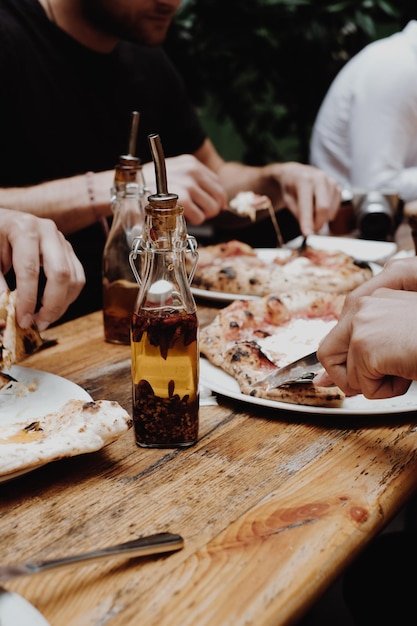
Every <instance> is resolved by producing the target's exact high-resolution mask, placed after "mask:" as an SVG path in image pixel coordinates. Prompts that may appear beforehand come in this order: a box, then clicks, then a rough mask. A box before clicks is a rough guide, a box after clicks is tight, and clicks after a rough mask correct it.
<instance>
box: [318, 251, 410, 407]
mask: <svg viewBox="0 0 417 626" xmlns="http://www.w3.org/2000/svg"><path fill="white" fill-rule="evenodd" d="M414 266H415V263H414ZM382 273H384V272H382ZM382 273H381V274H380V275H379V276H381V275H382ZM376 278H378V277H376ZM388 278H389V279H390V280H391V279H392V278H393V274H392V270H390V271H389V273H388ZM372 282H375V279H372V280H371V281H369V283H372ZM377 282H378V281H377ZM368 287H369V284H368ZM361 291H366V289H365V285H363V286H361V287H359V288H358V289H357V290H355V292H353V294H352V295H351V296H349V297H348V299H347V300H346V304H345V307H344V311H343V313H342V315H341V317H340V319H339V322H338V323H337V324H336V326H335V327H334V328H333V329H332V330H331V331H330V332H329V334H328V335H327V336H326V337H325V339H324V340H323V341H322V342H321V344H320V347H319V349H318V351H317V354H318V357H319V360H320V362H321V363H322V364H323V366H324V367H325V369H326V372H324V373H320V374H318V375H317V376H316V378H315V379H314V383H315V384H317V385H319V386H320V385H321V386H323V385H326V384H329V383H330V382H333V383H336V384H337V385H338V386H339V387H340V388H341V389H342V390H343V391H344V392H345V393H346V395H347V396H352V395H356V394H358V393H362V394H363V395H364V396H365V397H367V398H372V399H376V398H391V397H394V396H399V395H402V394H404V393H406V391H407V390H408V388H409V386H410V383H411V381H412V380H417V357H416V355H417V335H416V334H415V333H413V328H414V325H415V310H416V307H417V292H414V291H403V290H400V289H387V288H378V289H376V290H375V291H373V292H372V293H371V294H370V295H359V294H358V292H361Z"/></svg>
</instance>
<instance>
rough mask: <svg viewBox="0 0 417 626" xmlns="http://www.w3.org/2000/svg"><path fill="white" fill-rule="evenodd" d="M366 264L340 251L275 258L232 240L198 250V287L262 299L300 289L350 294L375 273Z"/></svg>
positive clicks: (285, 252) (282, 252)
mask: <svg viewBox="0 0 417 626" xmlns="http://www.w3.org/2000/svg"><path fill="white" fill-rule="evenodd" d="M372 274H373V272H372V269H371V267H370V266H369V265H368V264H367V263H363V262H358V261H356V260H355V259H354V258H353V257H351V256H350V255H348V254H346V253H344V252H340V251H328V250H318V249H316V248H313V247H312V246H309V245H306V246H304V247H303V249H302V251H297V250H290V249H288V248H279V249H277V250H276V254H275V255H274V257H273V258H272V259H271V260H269V261H268V260H265V258H261V257H260V256H259V255H258V254H257V253H256V251H255V250H254V249H253V248H251V247H250V246H249V245H248V244H242V243H241V242H239V241H236V240H233V241H231V242H228V243H224V244H215V245H212V246H207V247H202V248H200V249H199V262H198V264H197V269H196V271H195V274H194V276H193V286H194V287H197V288H199V289H203V290H206V291H217V292H220V293H227V294H236V295H239V296H242V295H243V296H255V297H262V296H265V295H267V294H269V293H280V292H289V291H296V290H304V291H305V290H311V289H314V290H317V291H328V292H329V293H348V292H350V291H352V290H353V289H354V288H355V287H357V286H359V285H361V284H362V283H363V282H365V281H366V280H368V279H369V278H371V277H372Z"/></svg>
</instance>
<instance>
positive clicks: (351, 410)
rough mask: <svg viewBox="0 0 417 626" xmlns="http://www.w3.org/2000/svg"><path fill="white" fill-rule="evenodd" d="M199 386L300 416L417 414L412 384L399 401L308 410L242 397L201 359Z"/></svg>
mask: <svg viewBox="0 0 417 626" xmlns="http://www.w3.org/2000/svg"><path fill="white" fill-rule="evenodd" d="M200 382H201V384H202V385H204V386H205V387H208V388H209V389H211V390H212V391H213V392H214V393H218V394H220V395H222V396H225V397H227V398H232V399H234V400H239V401H241V402H246V403H248V404H255V405H259V406H265V407H270V408H272V409H280V410H283V411H295V412H297V413H315V414H316V415H317V414H319V415H326V414H327V415H364V414H366V415H387V414H396V413H409V412H413V411H417V382H413V383H412V384H411V386H410V388H409V390H408V392H407V393H406V394H404V395H403V396H397V397H396V398H388V399H383V400H368V398H365V397H364V396H363V395H358V396H354V397H352V398H345V399H344V400H343V402H342V405H341V406H339V407H322V406H308V405H305V404H292V403H289V402H280V401H279V400H268V399H266V398H258V397H253V396H250V395H247V394H244V393H241V391H240V389H239V384H238V382H237V381H236V380H235V379H234V378H233V377H232V376H230V375H229V374H227V373H226V372H224V371H223V370H222V369H221V368H219V367H216V366H214V365H212V364H211V363H210V362H209V361H208V360H207V359H205V358H201V359H200Z"/></svg>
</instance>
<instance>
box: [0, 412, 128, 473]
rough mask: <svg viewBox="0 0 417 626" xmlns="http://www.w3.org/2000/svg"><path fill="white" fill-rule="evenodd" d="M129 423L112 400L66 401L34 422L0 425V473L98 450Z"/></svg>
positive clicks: (115, 437) (21, 469)
mask: <svg viewBox="0 0 417 626" xmlns="http://www.w3.org/2000/svg"><path fill="white" fill-rule="evenodd" d="M132 423H133V422H132V419H131V417H130V415H129V414H128V413H127V411H126V410H125V409H123V408H122V407H121V406H120V405H119V404H118V403H117V402H115V401H111V400H97V401H86V400H69V401H68V402H67V403H66V404H65V405H64V406H62V407H61V408H60V409H59V410H57V411H55V412H52V413H48V414H47V415H45V416H43V417H37V418H36V420H35V421H33V422H30V421H28V422H27V423H15V424H3V425H0V476H3V477H4V476H7V474H13V473H15V472H17V471H19V472H20V471H22V472H23V471H26V470H30V469H35V468H36V467H39V466H41V465H45V464H46V463H49V462H51V461H57V460H59V459H63V458H65V457H71V456H76V455H79V454H84V453H86V452H94V451H96V450H100V449H101V448H103V447H104V446H106V445H108V444H109V443H111V442H112V441H115V440H116V439H117V438H118V437H119V436H120V435H122V434H123V433H125V432H126V431H128V430H129V429H130V428H131V426H132Z"/></svg>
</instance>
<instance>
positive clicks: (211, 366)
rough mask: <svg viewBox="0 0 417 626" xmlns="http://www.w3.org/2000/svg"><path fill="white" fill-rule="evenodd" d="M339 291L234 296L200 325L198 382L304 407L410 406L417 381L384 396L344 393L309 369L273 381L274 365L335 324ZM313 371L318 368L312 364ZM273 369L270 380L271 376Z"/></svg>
mask: <svg viewBox="0 0 417 626" xmlns="http://www.w3.org/2000/svg"><path fill="white" fill-rule="evenodd" d="M345 298H346V295H345V294H334V293H328V292H319V291H314V290H312V291H305V292H288V293H280V294H278V295H274V294H271V295H269V296H265V297H263V298H259V299H257V300H246V301H244V300H234V301H233V302H232V303H230V304H228V305H227V306H226V307H224V308H222V309H220V310H219V311H218V313H217V315H216V317H215V318H214V319H213V320H212V321H211V322H210V323H209V324H207V325H206V326H204V327H202V328H201V329H200V336H199V343H200V354H201V356H202V357H205V358H202V359H201V383H202V385H204V386H206V387H208V388H209V389H211V390H212V391H214V392H215V393H221V394H223V395H226V396H229V397H231V398H234V399H237V400H242V401H244V402H247V403H253V404H260V405H264V406H269V407H275V408H279V409H285V410H289V411H291V410H292V411H299V412H310V413H336V414H340V413H344V414H352V413H375V414H378V413H379V414H382V413H395V412H403V411H417V383H416V384H413V385H411V387H410V389H409V391H408V393H407V394H405V395H403V396H401V397H398V398H392V399H389V400H368V399H366V398H365V397H363V396H357V397H354V398H346V397H345V395H344V393H343V392H342V390H341V389H339V387H337V386H336V385H332V386H329V387H321V386H317V385H314V384H313V382H312V380H313V378H314V373H313V371H311V370H310V371H309V370H308V367H306V369H305V370H302V371H301V373H300V372H299V371H298V372H297V375H296V377H295V378H293V379H292V380H291V381H288V382H286V383H285V384H281V385H279V384H275V375H276V373H277V371H278V370H279V369H280V368H282V367H285V366H287V365H289V364H290V363H293V362H294V361H296V360H298V359H300V358H302V357H304V356H305V355H307V354H310V353H312V352H314V351H315V350H317V348H318V346H319V344H320V341H321V340H322V339H323V337H325V336H326V335H327V334H328V332H329V331H330V330H331V329H332V328H333V327H334V326H335V324H336V323H337V320H338V319H339V316H340V313H341V311H342V309H343V305H344V302H345ZM316 371H317V370H316ZM271 377H272V380H271Z"/></svg>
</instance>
